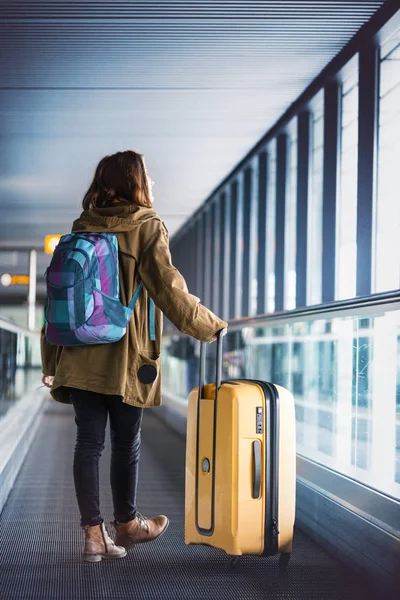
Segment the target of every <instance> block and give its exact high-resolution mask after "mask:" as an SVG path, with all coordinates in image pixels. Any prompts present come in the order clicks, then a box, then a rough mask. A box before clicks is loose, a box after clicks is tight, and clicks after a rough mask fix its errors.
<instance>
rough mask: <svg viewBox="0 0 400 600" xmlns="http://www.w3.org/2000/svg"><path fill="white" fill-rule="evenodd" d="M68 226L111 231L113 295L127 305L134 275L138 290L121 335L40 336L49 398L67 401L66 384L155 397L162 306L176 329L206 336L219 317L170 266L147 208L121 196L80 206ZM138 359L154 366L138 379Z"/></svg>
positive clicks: (163, 236)
mask: <svg viewBox="0 0 400 600" xmlns="http://www.w3.org/2000/svg"><path fill="white" fill-rule="evenodd" d="M72 231H73V232H85V231H87V232H105V231H107V232H115V233H116V234H117V238H118V246H119V276H120V299H121V302H122V303H123V304H124V305H125V306H127V305H128V304H129V302H130V300H131V299H132V296H133V293H134V291H135V290H136V288H137V286H138V284H139V282H140V281H143V284H144V288H145V289H144V290H143V291H142V292H141V294H140V296H139V299H138V301H137V303H136V305H135V308H134V311H133V314H132V317H131V320H130V322H129V325H128V327H127V332H126V335H125V336H124V337H123V338H122V339H121V340H120V341H119V342H116V343H113V344H98V345H88V346H73V347H62V346H53V345H51V344H49V343H48V342H47V340H46V338H45V335H44V327H43V329H42V336H41V350H42V364H43V373H44V374H45V375H52V376H54V381H53V385H52V388H51V395H52V397H53V398H54V399H55V400H57V401H59V402H64V403H71V398H70V390H69V388H79V389H82V390H90V391H93V392H98V393H103V394H112V395H114V394H116V395H120V396H122V397H123V401H124V402H126V403H127V404H131V405H132V406H141V407H151V406H158V405H160V404H161V372H160V347H161V337H162V313H164V314H165V316H166V317H167V318H168V319H169V320H170V321H171V322H172V323H173V324H174V325H175V326H176V327H177V328H178V329H179V330H180V331H181V332H183V333H186V334H188V335H191V336H193V337H195V338H197V339H198V340H201V341H204V342H208V341H210V340H211V339H212V338H213V336H214V335H215V334H216V333H217V332H218V331H219V330H221V329H223V328H225V327H226V326H227V324H226V323H225V321H222V320H221V319H219V318H218V317H216V316H215V315H214V314H213V313H212V312H211V311H209V310H208V309H207V308H205V307H204V306H202V305H201V304H200V302H199V299H198V298H196V297H195V296H193V295H191V294H190V293H189V292H188V289H187V286H186V283H185V280H184V279H183V277H182V275H181V274H180V273H179V272H178V271H177V269H176V268H175V267H174V266H173V265H172V262H171V255H170V251H169V243H168V232H167V230H166V228H165V225H164V224H163V223H162V221H161V220H160V218H159V217H158V215H157V213H156V212H154V210H152V209H149V208H144V207H139V206H136V205H134V206H133V205H127V204H126V203H121V204H119V205H117V206H113V207H110V208H101V209H93V210H86V211H84V212H83V213H82V214H81V216H80V217H79V219H77V220H76V221H75V222H74V224H73V227H72ZM149 296H150V297H151V298H152V299H153V300H154V302H155V305H156V310H155V330H156V340H155V341H151V340H150V333H149ZM143 365H152V366H154V367H155V368H156V369H157V377H156V379H155V381H154V382H153V383H141V382H140V381H139V379H138V376H137V372H138V370H139V368H140V367H141V366H143Z"/></svg>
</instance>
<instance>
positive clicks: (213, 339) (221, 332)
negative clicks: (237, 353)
mask: <svg viewBox="0 0 400 600" xmlns="http://www.w3.org/2000/svg"><path fill="white" fill-rule="evenodd" d="M218 333H219V334H220V335H221V336H222V337H225V336H226V334H227V333H228V328H227V327H224V329H221V331H219V332H218ZM217 340H218V334H217V335H214V336H213V337H212V338H211V340H210V341H209V344H212V342H216V341H217Z"/></svg>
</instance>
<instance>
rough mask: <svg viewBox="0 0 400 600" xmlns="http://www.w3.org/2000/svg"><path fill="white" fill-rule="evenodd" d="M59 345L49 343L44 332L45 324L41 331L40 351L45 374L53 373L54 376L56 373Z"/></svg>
mask: <svg viewBox="0 0 400 600" xmlns="http://www.w3.org/2000/svg"><path fill="white" fill-rule="evenodd" d="M57 350H58V346H53V345H52V344H49V342H48V341H47V340H46V336H45V334H44V325H43V327H42V331H41V333H40V351H41V356H42V371H43V375H51V376H52V377H54V375H55V374H56V355H57Z"/></svg>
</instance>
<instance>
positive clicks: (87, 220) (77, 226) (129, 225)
mask: <svg viewBox="0 0 400 600" xmlns="http://www.w3.org/2000/svg"><path fill="white" fill-rule="evenodd" d="M152 219H157V220H160V218H159V216H158V215H157V213H156V212H155V211H154V210H153V209H152V208H146V207H143V206H137V205H132V204H129V205H127V204H121V205H119V206H112V207H108V208H95V209H91V210H85V211H83V213H82V214H81V216H80V217H79V218H78V219H76V221H74V223H73V225H72V232H74V233H77V232H81V231H90V232H96V233H97V232H99V233H102V232H106V231H108V232H110V233H111V232H115V233H116V232H120V231H132V230H133V229H136V228H137V227H140V226H141V225H143V223H146V222H147V221H151V220H152Z"/></svg>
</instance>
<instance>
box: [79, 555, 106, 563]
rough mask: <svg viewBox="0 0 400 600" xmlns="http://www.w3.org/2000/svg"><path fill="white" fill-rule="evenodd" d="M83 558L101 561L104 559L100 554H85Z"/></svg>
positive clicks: (88, 560)
mask: <svg viewBox="0 0 400 600" xmlns="http://www.w3.org/2000/svg"><path fill="white" fill-rule="evenodd" d="M82 558H83V560H84V561H85V562H92V563H94V562H100V561H101V559H102V556H101V555H100V554H84V555H83V557H82Z"/></svg>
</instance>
